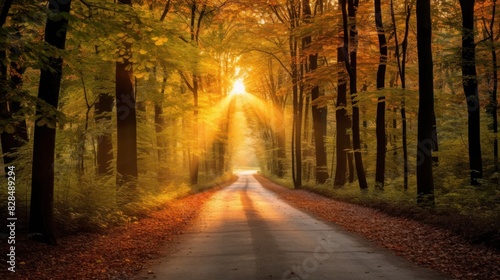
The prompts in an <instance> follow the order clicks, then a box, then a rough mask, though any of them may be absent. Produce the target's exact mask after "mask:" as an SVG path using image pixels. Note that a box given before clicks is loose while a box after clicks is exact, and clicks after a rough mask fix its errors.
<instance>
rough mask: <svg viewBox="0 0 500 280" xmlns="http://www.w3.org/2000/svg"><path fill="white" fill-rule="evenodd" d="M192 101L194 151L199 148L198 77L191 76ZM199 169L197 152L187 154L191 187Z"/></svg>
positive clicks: (195, 180)
mask: <svg viewBox="0 0 500 280" xmlns="http://www.w3.org/2000/svg"><path fill="white" fill-rule="evenodd" d="M192 92H193V100H194V103H193V105H194V124H193V126H194V131H193V134H194V137H195V149H198V146H199V136H198V77H197V76H196V75H193V88H192ZM199 169H200V157H199V156H198V152H197V151H195V152H193V153H190V154H189V178H190V180H191V185H196V184H198V173H199Z"/></svg>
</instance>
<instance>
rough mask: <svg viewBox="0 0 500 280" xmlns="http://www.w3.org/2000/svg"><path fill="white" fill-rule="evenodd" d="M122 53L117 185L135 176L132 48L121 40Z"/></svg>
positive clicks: (122, 1) (118, 70) (118, 72)
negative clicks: (122, 43)
mask: <svg viewBox="0 0 500 280" xmlns="http://www.w3.org/2000/svg"><path fill="white" fill-rule="evenodd" d="M118 2H119V3H120V4H126V5H132V0H119V1H118ZM121 47H122V48H124V53H125V54H124V55H122V56H121V57H120V61H117V62H116V113H117V118H116V119H117V125H116V129H117V151H116V171H117V182H116V184H117V187H121V186H123V185H125V184H126V183H132V184H133V182H134V181H135V180H136V179H137V176H138V170H137V169H138V168H137V116H136V99H135V92H134V76H133V69H132V62H131V61H130V57H132V49H131V47H132V46H131V44H130V43H124V45H123V46H121Z"/></svg>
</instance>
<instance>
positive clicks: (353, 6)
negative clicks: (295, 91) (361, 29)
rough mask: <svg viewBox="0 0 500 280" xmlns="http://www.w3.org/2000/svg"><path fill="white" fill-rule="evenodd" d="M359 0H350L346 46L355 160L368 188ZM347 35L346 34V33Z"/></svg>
mask: <svg viewBox="0 0 500 280" xmlns="http://www.w3.org/2000/svg"><path fill="white" fill-rule="evenodd" d="M358 4H359V1H358V0H349V1H348V16H349V19H350V20H349V21H348V22H349V23H350V24H349V27H350V28H349V39H350V44H349V47H347V46H345V47H346V48H347V49H349V51H350V60H351V61H350V63H349V67H350V71H348V72H349V82H350V83H349V90H350V95H351V103H352V124H351V125H352V147H353V152H354V160H355V165H356V173H357V174H358V183H359V188H360V189H361V190H364V189H367V188H368V185H367V183H366V175H365V170H364V168H363V157H362V155H361V137H360V130H359V106H358V100H357V95H358V89H357V71H356V70H357V48H358V31H357V26H356V13H357V9H358ZM345 35H346V34H345Z"/></svg>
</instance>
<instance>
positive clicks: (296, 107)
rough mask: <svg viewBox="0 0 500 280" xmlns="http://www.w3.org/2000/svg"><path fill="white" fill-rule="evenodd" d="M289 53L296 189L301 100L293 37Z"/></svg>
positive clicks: (297, 183) (299, 167) (299, 180)
mask: <svg viewBox="0 0 500 280" xmlns="http://www.w3.org/2000/svg"><path fill="white" fill-rule="evenodd" d="M290 53H291V66H292V84H293V88H292V99H293V130H292V177H293V185H294V187H295V188H296V189H298V188H301V187H302V137H301V134H302V100H301V97H302V96H301V94H300V89H299V69H298V65H297V64H298V62H297V55H298V46H297V41H296V40H295V39H294V38H292V37H291V38H290Z"/></svg>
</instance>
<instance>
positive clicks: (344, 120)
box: [334, 47, 349, 188]
mask: <svg viewBox="0 0 500 280" xmlns="http://www.w3.org/2000/svg"><path fill="white" fill-rule="evenodd" d="M337 60H338V63H339V66H340V65H341V64H342V63H344V62H345V57H344V54H343V52H342V47H340V48H338V51H337ZM338 76H339V81H338V84H337V102H336V103H337V104H336V107H337V108H336V111H335V117H336V120H337V128H336V129H337V137H336V138H337V139H336V142H337V143H336V145H335V148H336V152H335V153H336V154H337V164H336V166H337V167H336V170H335V179H334V187H337V188H339V187H343V186H344V185H345V183H346V179H347V178H346V172H347V149H348V142H349V135H347V129H348V128H349V116H347V110H346V105H347V81H346V77H345V71H343V70H342V67H339V70H338Z"/></svg>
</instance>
